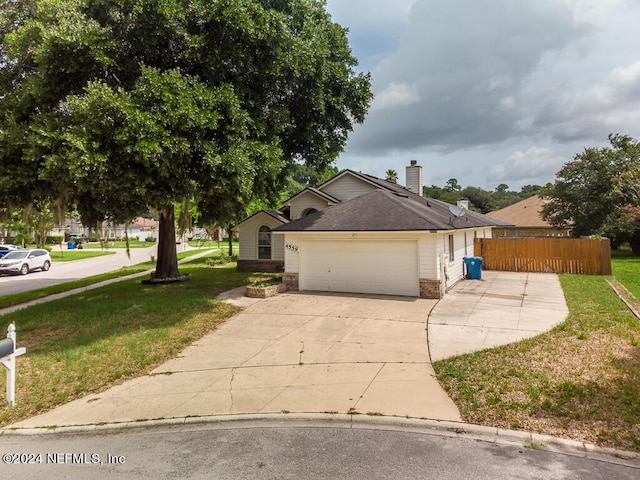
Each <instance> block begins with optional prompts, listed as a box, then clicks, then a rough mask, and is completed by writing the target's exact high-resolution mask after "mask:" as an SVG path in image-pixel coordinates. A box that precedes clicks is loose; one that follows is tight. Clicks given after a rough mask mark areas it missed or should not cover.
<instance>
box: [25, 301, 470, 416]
mask: <svg viewBox="0 0 640 480" xmlns="http://www.w3.org/2000/svg"><path fill="white" fill-rule="evenodd" d="M242 290H243V289H240V290H236V291H233V292H230V293H229V294H227V295H225V300H226V301H229V302H231V303H236V304H240V305H242V306H243V307H244V308H245V310H243V311H242V312H241V313H239V314H238V315H236V316H234V317H233V318H231V319H229V320H228V321H227V322H226V323H224V324H223V325H221V326H220V327H219V328H218V329H217V330H216V331H214V332H213V333H211V334H209V335H207V336H205V337H204V338H202V339H201V340H199V341H198V342H196V343H195V344H193V345H191V346H189V347H188V348H186V349H185V350H184V351H183V352H182V353H181V354H180V356H179V357H177V358H175V359H173V360H170V361H168V362H167V363H165V364H163V365H161V366H160V367H159V368H157V369H156V370H155V371H153V372H152V373H151V374H150V375H147V376H144V377H140V378H137V379H134V380H131V381H128V382H126V383H124V384H122V385H119V386H116V387H114V388H111V389H110V390H108V391H106V392H103V393H100V394H96V395H90V396H88V397H85V398H83V399H80V400H77V401H74V402H71V403H70V404H67V405H64V406H62V407H60V408H58V409H56V410H54V411H52V412H49V413H46V414H44V415H41V416H38V417H34V418H31V419H28V420H26V421H23V422H20V423H19V424H16V425H13V426H14V427H37V426H49V425H83V424H95V423H102V422H128V421H134V420H143V419H155V418H173V417H186V416H204V415H219V414H239V413H272V412H273V413H280V412H298V413H305V412H318V413H325V412H336V413H348V412H359V413H362V414H370V415H371V414H384V415H393V416H403V417H404V416H409V417H418V418H422V417H424V418H431V419H442V420H456V421H459V420H460V414H459V411H458V409H457V407H456V406H455V405H454V403H453V402H452V401H451V399H449V397H448V396H447V395H446V394H445V393H444V391H443V390H442V388H441V387H440V386H439V384H438V382H437V380H436V379H435V377H434V372H433V369H432V367H431V363H430V361H429V353H428V348H427V334H426V324H427V318H428V316H429V312H430V311H431V309H432V308H433V307H434V305H435V304H436V301H435V300H423V299H417V298H407V297H388V296H370V295H367V296H365V295H349V294H326V293H322V294H305V293H285V294H281V295H278V296H276V297H272V298H269V299H264V300H254V299H247V298H246V297H243V296H242Z"/></svg>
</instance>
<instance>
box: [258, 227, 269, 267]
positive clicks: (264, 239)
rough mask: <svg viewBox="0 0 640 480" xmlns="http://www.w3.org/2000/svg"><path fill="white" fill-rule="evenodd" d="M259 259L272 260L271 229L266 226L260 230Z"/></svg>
mask: <svg viewBox="0 0 640 480" xmlns="http://www.w3.org/2000/svg"><path fill="white" fill-rule="evenodd" d="M258 259H260V260H271V229H270V228H269V227H266V226H262V227H260V230H258Z"/></svg>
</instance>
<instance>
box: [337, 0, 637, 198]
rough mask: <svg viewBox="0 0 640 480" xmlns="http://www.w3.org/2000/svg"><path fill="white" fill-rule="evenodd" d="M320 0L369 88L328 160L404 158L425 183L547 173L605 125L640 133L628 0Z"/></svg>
mask: <svg viewBox="0 0 640 480" xmlns="http://www.w3.org/2000/svg"><path fill="white" fill-rule="evenodd" d="M328 5H329V9H330V11H332V13H334V18H335V19H336V21H339V22H340V23H342V24H343V25H345V26H347V27H350V28H351V33H350V41H351V44H352V47H353V49H354V53H355V54H356V56H357V57H358V58H359V59H361V60H363V62H362V63H363V64H364V66H365V69H367V70H370V71H371V72H372V79H373V86H374V92H375V93H376V98H375V99H374V101H373V103H372V108H371V110H370V113H369V115H368V117H367V119H366V121H365V123H364V124H363V125H358V126H356V127H355V130H354V132H353V134H352V135H351V137H350V140H349V143H348V145H347V148H346V151H345V153H344V154H343V155H342V156H341V158H340V160H339V162H338V164H339V166H340V167H343V168H344V167H348V168H356V166H357V168H358V169H361V170H362V171H367V172H371V173H374V174H378V173H380V172H382V174H383V173H384V171H386V169H388V168H395V169H398V168H403V166H404V164H405V163H406V162H408V161H409V160H410V159H417V160H418V161H420V162H422V163H424V164H425V165H427V164H428V165H429V166H430V170H429V171H430V172H431V175H432V180H431V182H433V183H434V184H436V182H439V181H440V180H441V179H444V180H446V179H448V178H457V179H458V180H459V181H460V183H461V184H462V185H474V186H480V185H478V184H479V183H481V182H482V181H486V182H489V183H488V185H491V184H493V186H495V184H496V183H494V182H495V181H498V179H502V180H500V181H499V182H498V183H503V182H504V183H507V184H508V185H510V187H512V188H513V187H514V186H515V185H516V184H526V183H537V184H544V183H546V182H549V181H553V179H554V177H555V173H556V172H557V171H558V170H559V168H560V167H561V166H562V163H563V162H564V161H566V160H567V159H569V158H571V157H572V156H573V155H575V153H577V152H580V151H582V150H583V149H584V148H585V147H590V146H596V147H598V146H603V145H605V144H606V141H607V135H608V134H609V133H616V132H619V133H624V134H629V135H632V136H635V137H637V138H640V51H639V50H638V47H637V46H638V45H639V44H640V29H638V27H637V24H638V20H640V1H639V0H536V1H534V2H524V1H517V0H484V1H482V2H470V1H468V0H447V1H442V0H401V1H396V2H391V1H388V0H353V1H347V0H329V3H328ZM338 14H339V15H338ZM554 152H555V153H554ZM447 175H448V176H447Z"/></svg>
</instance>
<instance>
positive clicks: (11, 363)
mask: <svg viewBox="0 0 640 480" xmlns="http://www.w3.org/2000/svg"><path fill="white" fill-rule="evenodd" d="M25 353H27V349H26V348H24V347H22V348H16V326H15V324H13V323H11V324H10V325H9V328H7V338H5V339H2V340H0V364H2V366H3V367H4V368H5V369H6V370H7V403H8V404H9V405H15V404H16V357H19V356H20V355H24V354H25Z"/></svg>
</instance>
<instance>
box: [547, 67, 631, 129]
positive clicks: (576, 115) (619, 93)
mask: <svg viewBox="0 0 640 480" xmlns="http://www.w3.org/2000/svg"><path fill="white" fill-rule="evenodd" d="M537 124H538V125H539V126H541V127H543V128H547V129H549V131H550V134H551V135H552V136H553V137H554V138H556V139H558V140H569V139H571V140H573V139H585V140H587V139H591V138H593V137H595V136H601V137H603V138H604V137H606V135H607V134H608V133H627V132H628V130H629V129H637V127H636V126H637V125H639V124H640V61H638V62H635V63H632V64H631V65H628V66H625V67H616V68H614V69H613V71H611V73H610V74H609V76H608V77H607V78H606V79H605V80H604V81H603V82H602V83H600V84H596V85H593V86H592V87H591V88H589V89H587V90H585V91H578V92H571V93H568V94H566V95H565V96H564V97H560V98H558V99H555V101H554V102H553V103H552V102H547V104H546V106H545V108H544V109H543V110H542V112H541V113H540V116H539V117H538V119H537Z"/></svg>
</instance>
